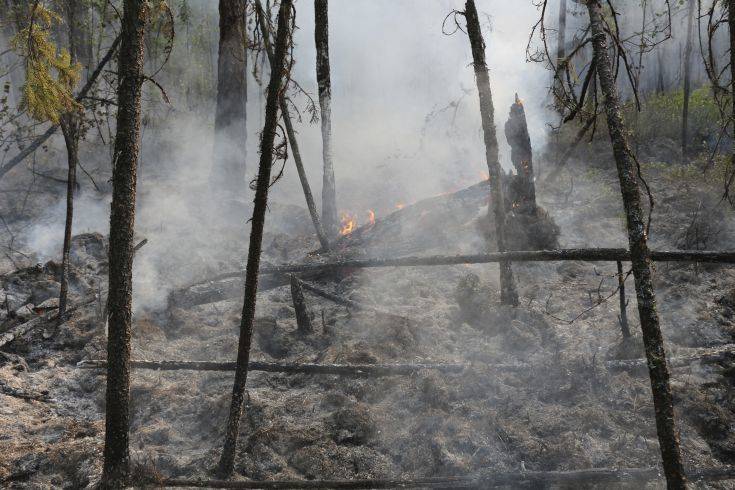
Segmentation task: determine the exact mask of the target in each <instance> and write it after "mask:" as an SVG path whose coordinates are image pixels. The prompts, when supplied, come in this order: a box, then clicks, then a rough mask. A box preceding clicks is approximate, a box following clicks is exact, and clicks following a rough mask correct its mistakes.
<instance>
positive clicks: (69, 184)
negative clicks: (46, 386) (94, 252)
mask: <svg viewBox="0 0 735 490" xmlns="http://www.w3.org/2000/svg"><path fill="white" fill-rule="evenodd" d="M61 132H62V134H63V135H64V144H65V145H66V161H67V165H68V172H67V177H66V221H65V224H64V246H63V249H62V251H61V288H60V292H59V321H62V318H63V317H64V313H65V312H66V305H67V300H68V297H69V268H70V264H69V251H70V250H71V236H72V225H73V222H74V188H75V187H76V183H77V165H78V164H79V120H78V116H77V115H76V114H73V113H70V114H64V115H63V116H62V119H61Z"/></svg>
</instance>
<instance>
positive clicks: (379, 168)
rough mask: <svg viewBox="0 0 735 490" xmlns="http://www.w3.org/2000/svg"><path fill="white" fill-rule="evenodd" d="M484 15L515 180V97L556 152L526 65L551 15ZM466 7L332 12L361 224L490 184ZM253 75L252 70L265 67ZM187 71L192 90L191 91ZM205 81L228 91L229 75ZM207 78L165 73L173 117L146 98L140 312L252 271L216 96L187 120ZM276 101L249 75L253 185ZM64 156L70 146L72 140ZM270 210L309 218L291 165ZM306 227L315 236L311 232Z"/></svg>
mask: <svg viewBox="0 0 735 490" xmlns="http://www.w3.org/2000/svg"><path fill="white" fill-rule="evenodd" d="M189 3H190V5H191V6H192V10H193V12H194V13H193V15H194V16H196V17H195V18H194V19H193V23H194V24H197V23H201V24H208V25H212V26H215V27H216V21H217V5H216V2H210V1H196V2H189ZM477 4H478V10H479V12H480V16H481V22H482V28H483V31H484V35H485V39H486V44H487V48H486V53H487V60H488V64H489V68H490V75H491V83H492V88H493V97H494V102H495V123H496V126H497V127H498V129H499V131H498V140H499V143H500V151H501V163H502V165H503V166H504V167H505V168H506V169H509V168H510V167H511V165H510V162H509V158H508V148H507V143H506V141H505V137H504V135H503V132H502V128H503V125H504V123H505V120H506V119H507V115H508V108H509V106H510V104H511V103H512V102H513V99H514V94H515V93H516V92H517V93H518V94H519V96H520V97H521V98H522V99H524V101H525V103H526V108H527V116H528V123H529V130H530V133H531V140H532V144H533V145H534V147H535V148H540V147H541V146H542V145H543V144H544V139H545V121H546V120H547V119H548V118H549V117H550V115H549V114H548V113H547V109H546V108H545V107H544V104H545V103H546V101H547V86H548V82H549V80H550V78H549V75H548V72H547V71H546V70H545V69H544V68H543V66H542V65H540V64H536V63H529V62H527V61H526V52H525V50H526V44H527V41H528V34H529V31H530V26H532V25H533V23H534V22H535V20H536V19H537V16H538V14H539V13H538V10H537V9H536V7H535V6H533V5H532V4H531V2H507V1H506V2H502V1H494V0H493V1H480V2H477ZM463 8H464V2H461V1H450V0H442V1H431V2H427V1H422V0H402V1H400V2H396V1H393V0H349V1H348V0H342V1H336V0H333V1H332V2H330V20H329V24H330V25H329V27H330V62H331V76H332V94H333V95H332V111H333V115H332V118H333V120H332V127H333V141H334V165H335V175H336V182H337V204H338V208H339V209H340V210H341V211H344V212H347V213H350V214H352V215H354V216H356V218H357V220H358V222H359V223H365V222H367V220H368V214H369V211H370V210H372V211H374V212H375V213H376V215H377V217H378V218H380V217H381V216H385V215H386V214H388V213H390V212H392V211H394V210H395V209H396V206H399V205H401V204H408V203H411V202H414V201H416V200H419V199H422V198H425V197H429V196H432V195H436V194H440V193H445V192H450V191H454V190H458V189H460V188H463V187H466V186H469V185H472V184H475V183H477V182H478V181H480V180H482V179H483V178H485V177H484V175H485V174H486V173H487V165H486V162H485V156H484V146H483V142H482V129H481V123H480V115H479V107H478V100H477V91H476V87H475V81H474V74H473V70H472V66H471V53H470V48H469V42H468V39H467V36H466V34H465V33H464V32H463V31H461V30H457V29H456V26H455V22H454V16H453V15H449V17H448V18H447V20H446V22H444V20H445V18H446V17H447V15H448V14H451V12H452V11H453V10H455V9H456V10H461V9H463ZM296 9H297V10H296V20H297V25H298V29H297V30H296V33H295V38H294V41H295V49H294V59H295V66H294V69H293V72H292V78H293V79H294V80H295V81H296V82H298V83H299V84H300V85H301V87H303V88H304V90H305V91H306V92H307V93H309V94H311V96H312V97H313V98H314V99H315V100H316V98H317V97H316V92H317V89H316V73H315V57H316V54H315V47H314V37H313V36H314V34H313V28H314V27H313V26H314V18H313V15H314V12H313V4H312V3H311V2H297V5H296ZM457 21H458V22H459V25H460V26H461V27H462V28H464V19H463V18H462V17H457ZM443 23H444V31H445V32H453V31H456V32H454V34H452V35H447V34H445V33H444V32H443V30H442V27H443ZM177 32H178V33H180V34H179V37H178V38H177V39H176V40H175V46H174V57H176V52H177V50H179V51H182V50H184V49H187V50H188V49H191V48H190V47H189V46H188V45H187V46H184V44H185V43H186V42H187V41H186V40H185V38H184V37H183V34H181V33H182V32H183V29H182V28H179V29H177ZM207 42H208V43H209V44H208V45H207V46H208V51H207V50H206V49H205V50H204V52H203V53H201V52H200V53H193V54H192V55H191V56H194V57H196V56H198V57H199V59H194V60H192V66H196V67H199V68H200V69H205V70H206V67H207V66H208V64H210V65H211V64H212V62H213V61H214V63H216V48H217V44H216V42H217V34H216V30H215V31H214V32H213V33H212V34H211V35H209V37H208V39H207ZM152 68H153V67H152ZM152 68H149V69H152ZM215 68H216V65H215ZM248 69H249V70H251V69H252V60H249V67H248ZM265 69H266V70H267V66H266V68H265ZM175 70H179V71H178V72H175V73H174V71H175ZM182 71H183V72H184V75H183V77H184V78H183V79H182V80H180V79H178V78H179V77H181V72H182ZM206 74H207V76H209V77H212V78H215V79H216V69H215V71H214V73H209V72H207V73H206ZM262 75H263V74H262V73H261V79H262V78H263V76H262ZM197 76H201V74H200V73H197V72H196V70H195V69H194V68H193V67H189V68H186V69H181V67H178V68H177V67H173V66H167V67H164V70H163V72H162V74H161V75H160V77H159V78H160V80H161V81H162V82H163V85H164V86H166V90H167V93H168V96H169V97H170V99H171V105H170V106H165V105H161V104H160V102H156V101H157V100H158V99H160V96H159V94H158V93H157V89H155V88H154V87H152V86H146V94H147V100H148V103H147V105H149V107H148V110H149V111H154V113H156V114H157V117H158V121H157V122H156V124H150V125H148V126H145V128H144V131H143V140H142V150H141V156H140V168H141V172H140V178H139V187H138V193H139V197H138V205H137V207H138V213H137V219H136V221H137V223H136V231H137V233H138V234H139V236H140V237H141V238H142V237H146V238H148V239H149V243H148V245H146V247H145V248H144V249H143V250H141V252H140V253H139V254H138V255H137V256H136V262H135V270H134V275H135V287H134V294H135V301H134V304H135V307H136V309H138V310H140V309H141V308H143V309H148V308H152V309H159V308H161V307H163V306H164V305H165V301H166V298H167V296H168V293H169V292H170V290H171V288H173V287H176V286H180V285H182V284H185V283H188V282H191V281H194V280H197V279H200V278H201V277H202V276H203V275H206V274H207V273H210V272H212V271H215V270H221V269H222V268H226V267H229V268H232V267H236V266H239V265H240V264H242V262H243V261H244V258H245V256H246V253H247V229H248V227H247V224H246V220H247V218H249V216H250V211H249V207H248V206H249V203H250V201H251V200H252V191H251V190H249V189H248V188H247V186H246V185H243V195H242V202H241V203H236V204H235V205H232V203H227V202H223V201H222V199H223V198H222V195H221V193H219V192H217V190H216V189H211V188H209V186H208V184H207V181H208V175H209V172H210V169H211V165H212V140H213V110H214V104H215V101H214V98H213V97H212V99H211V101H210V102H211V104H210V107H209V108H207V110H203V111H201V110H200V111H197V110H190V107H187V100H188V99H187V95H186V92H187V89H188V87H189V86H191V84H193V83H194V81H195V78H196V77H197ZM167 81H168V82H169V83H166V82H167ZM263 90H264V88H261V87H260V86H258V84H257V82H256V80H255V79H254V78H253V76H252V74H251V73H249V74H248V93H249V95H248V97H249V100H248V122H247V128H248V136H247V142H248V151H247V158H246V162H247V178H248V180H251V179H254V178H255V174H256V170H257V163H258V148H257V145H258V142H259V133H260V130H261V129H262V124H263V112H264V105H265V98H264V96H263ZM151 101H153V102H151ZM294 102H295V107H296V108H298V109H299V111H300V112H301V120H300V121H299V120H298V118H295V120H296V122H295V126H296V130H297V132H298V138H299V144H300V146H301V151H302V154H303V158H304V164H305V166H306V171H307V173H308V176H309V179H310V183H311V187H312V191H313V194H314V196H315V197H317V207H318V208H320V204H319V201H320V199H319V196H320V195H321V165H322V160H321V134H320V129H319V124H318V123H311V122H310V121H309V119H310V115H309V113H308V111H307V106H308V99H307V97H305V96H303V95H295V96H294ZM151 104H152V105H151ZM144 125H145V121H144ZM88 139H89V138H88ZM57 143H58V144H59V145H61V144H63V142H62V141H61V140H60V139H59V140H57ZM95 143H96V142H94V141H90V142H89V143H88V144H89V145H92V144H95ZM231 143H232V144H231V145H228V146H230V147H231V149H232V150H233V151H237V148H238V142H231ZM83 145H84V144H83ZM58 154H59V158H58V159H59V162H58V164H63V163H65V162H63V161H62V160H63V152H58ZM88 158H91V159H95V158H96V159H98V160H104V162H103V163H100V166H102V167H105V168H109V162H107V160H106V159H108V158H109V155H108V154H97V155H89V157H88ZM85 163H86V164H88V162H84V161H83V162H82V164H83V165H84V164H85ZM98 163H99V162H98ZM279 165H280V164H279ZM103 180H104V179H103ZM85 188H86V189H87V190H84V191H83V192H82V193H81V195H80V196H79V198H78V199H79V200H78V201H77V202H78V207H77V209H78V211H77V212H76V213H75V216H74V219H75V225H74V233H75V234H77V233H81V232H85V231H98V232H100V233H103V234H106V233H107V232H108V230H109V221H108V216H109V214H108V213H109V200H108V199H105V198H100V197H99V196H98V195H97V194H96V193H95V191H93V190H89V187H88V186H85ZM270 201H271V203H273V204H272V206H271V207H273V205H276V204H293V205H298V206H300V207H305V203H304V197H303V192H302V190H301V186H300V184H299V181H298V176H297V173H296V171H295V168H294V164H293V160H292V159H291V158H289V160H288V161H287V162H286V164H285V168H284V174H283V177H282V178H281V180H280V181H279V182H278V183H277V184H276V185H275V186H274V187H273V188H272V189H271V197H270ZM274 214H275V213H269V216H268V217H267V219H266V221H267V227H268V228H273V227H281V228H283V227H284V226H291V224H286V223H279V222H275V217H274ZM303 216H304V219H303V220H302V221H304V223H303V226H305V227H307V228H306V229H308V230H309V231H310V229H309V228H308V227H309V226H310V223H309V222H308V219H307V218H306V217H305V216H306V215H305V214H304V215H303ZM63 217H64V206H63V205H62V204H61V203H59V205H57V206H54V207H52V208H50V209H49V210H47V211H46V213H45V216H44V217H43V218H42V219H40V220H39V221H38V224H37V225H35V226H34V227H32V229H31V230H30V231H29V233H28V238H29V245H31V249H32V250H34V251H35V252H36V253H37V254H38V258H39V261H42V260H48V259H51V258H54V257H58V254H59V252H60V250H61V241H62V237H63V224H62V223H63V219H64V218H63Z"/></svg>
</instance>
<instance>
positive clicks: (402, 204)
mask: <svg viewBox="0 0 735 490" xmlns="http://www.w3.org/2000/svg"><path fill="white" fill-rule="evenodd" d="M405 207H406V205H405V204H404V203H402V202H399V203H398V204H396V209H403V208H405Z"/></svg>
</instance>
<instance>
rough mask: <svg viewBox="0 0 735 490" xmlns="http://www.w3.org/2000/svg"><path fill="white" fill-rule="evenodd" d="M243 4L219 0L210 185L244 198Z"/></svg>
mask: <svg viewBox="0 0 735 490" xmlns="http://www.w3.org/2000/svg"><path fill="white" fill-rule="evenodd" d="M246 39H247V38H246V32H245V0H219V51H218V53H219V54H218V58H217V109H216V113H215V117H214V149H213V150H214V164H213V167H212V173H211V175H210V182H211V184H212V186H213V187H214V189H215V190H224V191H226V192H228V193H230V194H231V195H232V196H244V193H245V189H247V185H246V182H245V149H246V142H247V131H246V112H245V107H246V102H247V79H246V73H247V52H246V42H247V40H246Z"/></svg>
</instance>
